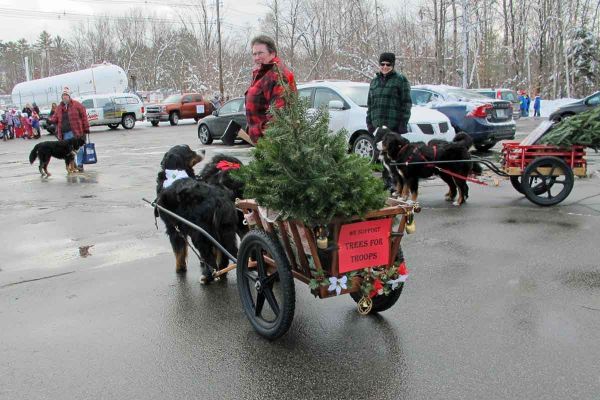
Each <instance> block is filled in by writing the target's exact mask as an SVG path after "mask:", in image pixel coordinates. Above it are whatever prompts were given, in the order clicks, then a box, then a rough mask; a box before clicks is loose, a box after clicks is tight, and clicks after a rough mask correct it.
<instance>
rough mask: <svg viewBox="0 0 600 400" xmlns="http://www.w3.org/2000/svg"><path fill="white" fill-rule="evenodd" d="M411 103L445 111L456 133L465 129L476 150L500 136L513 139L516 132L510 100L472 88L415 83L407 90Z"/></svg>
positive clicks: (483, 148)
mask: <svg viewBox="0 0 600 400" xmlns="http://www.w3.org/2000/svg"><path fill="white" fill-rule="evenodd" d="M410 97H411V98H412V102H413V104H414V105H426V104H427V105H428V106H429V107H431V108H432V109H434V110H437V111H439V112H441V113H443V114H445V115H446V116H447V117H448V118H449V119H450V122H451V123H452V126H453V127H454V130H455V131H456V133H458V132H465V133H468V134H469V135H470V136H471V137H472V138H473V142H474V145H475V148H476V149H477V150H479V151H486V150H489V149H491V148H492V147H493V146H494V145H495V144H496V143H498V142H499V141H500V140H505V139H514V138H515V132H516V125H515V121H514V120H513V117H512V114H513V109H512V104H511V102H510V101H505V100H498V99H490V98H489V97H487V96H484V95H482V94H480V93H477V92H475V91H473V90H469V89H462V88H458V87H453V86H445V85H417V86H413V87H412V88H411V90H410Z"/></svg>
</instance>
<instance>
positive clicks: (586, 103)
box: [548, 92, 600, 122]
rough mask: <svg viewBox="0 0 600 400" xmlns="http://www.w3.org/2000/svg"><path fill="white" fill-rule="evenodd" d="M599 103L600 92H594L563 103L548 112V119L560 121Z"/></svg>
mask: <svg viewBox="0 0 600 400" xmlns="http://www.w3.org/2000/svg"><path fill="white" fill-rule="evenodd" d="M598 105H600V92H596V93H594V94H592V95H590V96H588V97H586V98H584V99H581V100H577V101H575V102H573V103H569V104H565V105H564V106H561V107H559V108H558V109H557V110H556V111H554V112H553V113H552V114H550V117H548V118H549V119H550V121H557V122H558V121H560V120H561V119H563V118H568V117H572V116H573V115H575V114H579V113H580V112H584V111H587V110H590V109H592V108H594V107H598Z"/></svg>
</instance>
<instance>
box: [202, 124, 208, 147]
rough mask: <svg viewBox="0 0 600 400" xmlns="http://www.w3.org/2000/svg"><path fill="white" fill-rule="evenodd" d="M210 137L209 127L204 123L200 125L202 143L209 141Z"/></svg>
mask: <svg viewBox="0 0 600 400" xmlns="http://www.w3.org/2000/svg"><path fill="white" fill-rule="evenodd" d="M208 138H209V133H208V128H207V127H206V126H204V125H202V126H201V127H200V140H201V141H202V143H206V142H208Z"/></svg>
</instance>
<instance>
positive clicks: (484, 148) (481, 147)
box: [475, 143, 496, 152]
mask: <svg viewBox="0 0 600 400" xmlns="http://www.w3.org/2000/svg"><path fill="white" fill-rule="evenodd" d="M495 145H496V143H479V144H475V149H476V150H477V151H480V152H484V151H488V150H489V149H491V148H492V147H494V146H495Z"/></svg>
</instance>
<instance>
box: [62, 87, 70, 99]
mask: <svg viewBox="0 0 600 400" xmlns="http://www.w3.org/2000/svg"><path fill="white" fill-rule="evenodd" d="M65 94H66V95H67V96H69V97H71V91H70V90H69V88H68V87H66V86H65V88H64V89H63V91H62V94H61V96H62V95H65Z"/></svg>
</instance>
